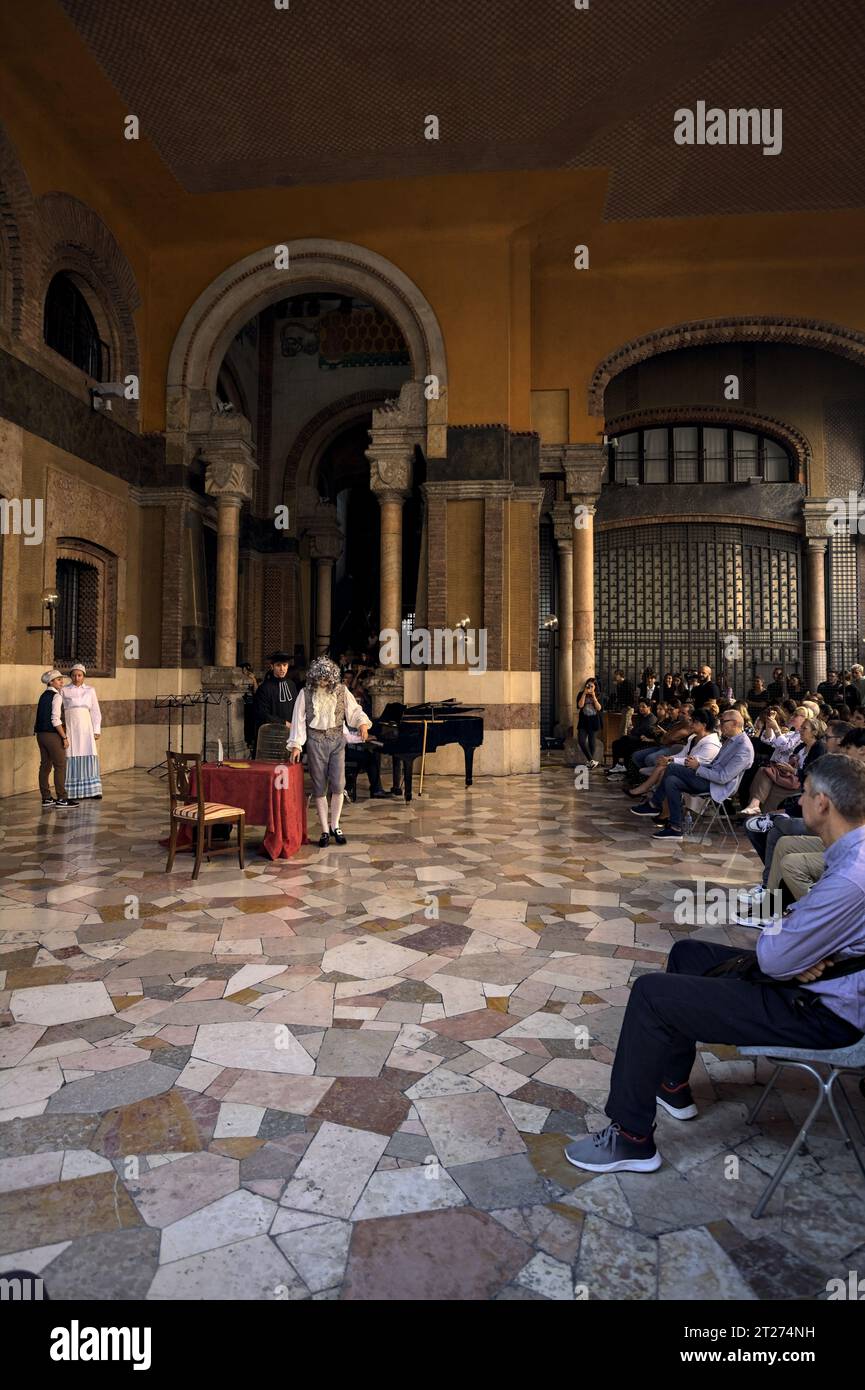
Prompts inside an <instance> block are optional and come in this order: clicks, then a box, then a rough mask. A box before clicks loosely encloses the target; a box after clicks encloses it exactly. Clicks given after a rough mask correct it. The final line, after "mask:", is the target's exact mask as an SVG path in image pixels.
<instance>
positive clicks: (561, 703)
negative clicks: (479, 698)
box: [553, 502, 575, 728]
mask: <svg viewBox="0 0 865 1390" xmlns="http://www.w3.org/2000/svg"><path fill="white" fill-rule="evenodd" d="M553 534H554V536H555V539H556V548H557V552H558V562H559V574H558V581H559V582H558V589H559V597H558V607H557V614H556V615H557V617H558V620H559V670H558V705H557V715H558V722H559V723H560V724H563V725H564V727H565V728H568V726H569V725H571V724H573V723H574V719H575V707H574V668H573V646H574V521H573V508H572V507H571V504H570V503H569V502H555V503H554V504H553Z"/></svg>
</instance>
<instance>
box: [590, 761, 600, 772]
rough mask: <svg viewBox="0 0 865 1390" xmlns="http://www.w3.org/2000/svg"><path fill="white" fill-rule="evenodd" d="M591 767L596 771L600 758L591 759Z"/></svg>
mask: <svg viewBox="0 0 865 1390" xmlns="http://www.w3.org/2000/svg"><path fill="white" fill-rule="evenodd" d="M589 767H590V769H591V770H592V772H594V770H595V768H596V767H598V760H597V758H592V759H591V760H590V762H589Z"/></svg>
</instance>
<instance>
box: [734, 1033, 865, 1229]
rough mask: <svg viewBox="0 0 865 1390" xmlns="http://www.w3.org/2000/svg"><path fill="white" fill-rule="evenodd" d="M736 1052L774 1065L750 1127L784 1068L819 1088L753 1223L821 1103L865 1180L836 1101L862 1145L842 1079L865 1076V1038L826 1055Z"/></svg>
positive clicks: (785, 1050) (792, 1050) (799, 1050)
mask: <svg viewBox="0 0 865 1390" xmlns="http://www.w3.org/2000/svg"><path fill="white" fill-rule="evenodd" d="M738 1051H739V1052H740V1053H741V1055H742V1056H743V1057H766V1058H767V1059H768V1060H769V1061H770V1062H774V1064H775V1070H774V1071H773V1073H772V1075H771V1077H770V1078H769V1080H768V1082H767V1083H766V1085H765V1086H764V1088H763V1092H762V1095H761V1096H760V1097H759V1099H758V1100H757V1103H756V1105H754V1107H753V1108H752V1110H751V1112H750V1114H749V1115H748V1121H747V1122H748V1124H749V1125H750V1124H753V1123H754V1121H755V1120H756V1118H757V1116H758V1115H759V1113H760V1111H761V1110H762V1108H763V1104H764V1102H765V1101H766V1099H767V1098H768V1096H769V1093H770V1092H771V1091H772V1090H773V1088H774V1086H775V1082H776V1081H777V1080H778V1077H779V1076H780V1075H781V1071H782V1069H783V1068H784V1067H798V1069H799V1070H800V1071H807V1072H808V1073H809V1074H810V1075H811V1076H813V1077H814V1078H815V1080H816V1081H817V1084H818V1086H819V1088H820V1089H819V1092H818V1094H817V1099H816V1100H815V1102H814V1104H813V1106H812V1107H811V1109H810V1111H809V1112H808V1115H807V1116H806V1118H805V1121H804V1123H803V1124H802V1126H801V1128H800V1130H799V1133H798V1134H797V1135H796V1138H795V1139H794V1140H793V1142H792V1144H791V1145H790V1147H789V1149H788V1150H787V1152H786V1154H785V1155H784V1157H783V1159H782V1160H781V1164H780V1166H779V1168H778V1170H777V1172H776V1173H775V1175H774V1177H773V1178H772V1179H771V1180H770V1182H769V1185H768V1187H767V1188H766V1190H765V1192H764V1193H763V1195H762V1197H761V1198H760V1200H759V1202H758V1203H757V1205H756V1207H755V1208H754V1210H753V1212H752V1213H751V1215H752V1216H753V1217H754V1218H755V1220H756V1219H757V1218H758V1217H760V1216H762V1215H763V1212H764V1211H765V1210H766V1207H767V1206H768V1204H769V1202H770V1201H771V1198H772V1194H773V1193H774V1191H775V1189H776V1187H777V1186H778V1184H779V1183H780V1181H781V1179H782V1178H783V1176H784V1174H785V1173H786V1171H787V1169H788V1168H789V1167H790V1164H791V1163H792V1162H793V1159H794V1158H795V1157H796V1154H797V1153H798V1152H799V1150H800V1149H801V1148H803V1147H804V1146H805V1140H806V1139H807V1137H808V1132H809V1130H810V1129H811V1126H812V1125H813V1123H814V1121H815V1120H816V1118H817V1116H818V1115H819V1113H820V1111H821V1110H822V1108H823V1105H824V1103H828V1105H829V1109H830V1110H831V1111H832V1116H833V1118H834V1120H835V1123H836V1125H837V1126H838V1129H839V1130H840V1132H841V1137H842V1139H843V1140H844V1141H845V1143H846V1144H847V1145H848V1146H849V1148H850V1149H851V1150H852V1151H853V1155H854V1157H855V1159H856V1162H857V1163H858V1165H859V1170H860V1172H861V1173H862V1176H863V1178H865V1158H863V1155H862V1153H860V1151H859V1149H858V1148H857V1146H856V1142H855V1140H854V1139H853V1136H852V1134H851V1133H850V1130H849V1128H848V1126H847V1121H846V1119H845V1118H844V1114H843V1113H842V1110H841V1107H840V1106H839V1104H838V1102H839V1101H842V1102H843V1105H844V1106H845V1107H846V1110H847V1114H848V1115H849V1117H850V1118H851V1119H852V1121H853V1123H854V1125H855V1126H856V1128H857V1130H858V1131H859V1136H860V1138H861V1139H862V1141H863V1144H865V1131H863V1129H862V1124H861V1122H860V1120H859V1117H858V1115H857V1114H856V1112H855V1110H854V1109H853V1106H852V1104H851V1102H850V1097H849V1096H848V1095H847V1092H846V1091H845V1090H844V1083H843V1081H842V1080H841V1078H842V1076H844V1075H845V1074H847V1075H851V1076H852V1075H856V1074H858V1075H859V1077H860V1078H861V1077H865V1037H863V1038H860V1039H859V1041H858V1042H855V1043H853V1044H852V1046H850V1047H838V1048H834V1049H833V1050H832V1051H829V1052H815V1051H814V1050H813V1049H812V1048H809V1047H772V1046H766V1047H741V1046H740V1047H739V1049H738ZM820 1066H822V1067H828V1068H829V1073H828V1075H827V1076H823V1075H822V1074H821V1072H819V1071H818V1070H817V1068H818V1067H820ZM860 1088H861V1081H860Z"/></svg>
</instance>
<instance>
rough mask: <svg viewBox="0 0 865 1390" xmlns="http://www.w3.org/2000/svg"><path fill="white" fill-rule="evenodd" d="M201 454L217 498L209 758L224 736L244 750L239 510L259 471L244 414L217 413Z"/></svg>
mask: <svg viewBox="0 0 865 1390" xmlns="http://www.w3.org/2000/svg"><path fill="white" fill-rule="evenodd" d="M200 454H201V456H202V457H203V458H204V459H205V461H206V463H207V471H206V473H205V477H204V490H205V492H206V493H207V495H208V497H215V498H216V641H215V644H214V665H213V666H207V667H205V668H204V670H203V671H202V673H201V686H202V690H205V691H207V692H208V693H211V694H219V695H221V696H222V701H221V703H220V704H219V705H216V706H213V707H211V709H210V711H209V714H208V721H207V738H208V741H207V747H206V748H205V749H203V750H202V751H203V752H204V755H205V757H206V758H212V757H213V756H214V754H215V752H216V740H217V739H220V740H221V741H222V745H223V751H224V754H225V756H226V757H236V756H238V754H240V755H241V756H242V755H243V754H244V753H245V752H246V744H245V741H244V737H243V700H242V696H243V692H244V691H245V690H246V689H247V683H246V680H245V679H244V677H243V675H242V673H241V671H240V670H239V669H238V667H237V665H236V662H237V576H238V561H239V551H240V509H241V507H242V506H243V503H244V502H245V501H249V500H250V499H251V497H252V493H253V479H254V475H255V471H256V464H255V462H254V449H253V444H252V430H251V426H250V424H249V421H248V420H247V419H245V417H244V416H242V415H227V416H219V415H215V416H214V417H213V420H212V424H211V428H210V430H209V431H208V432H207V433H206V435H203V436H201V437H200Z"/></svg>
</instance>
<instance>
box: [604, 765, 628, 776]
mask: <svg viewBox="0 0 865 1390" xmlns="http://www.w3.org/2000/svg"><path fill="white" fill-rule="evenodd" d="M627 770H628V769H627V768H626V767H625V764H624V763H616V766H615V767H611V768H610V770H609V772H608V773H607V776H608V777H618V775H619V773H620V772H627Z"/></svg>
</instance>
